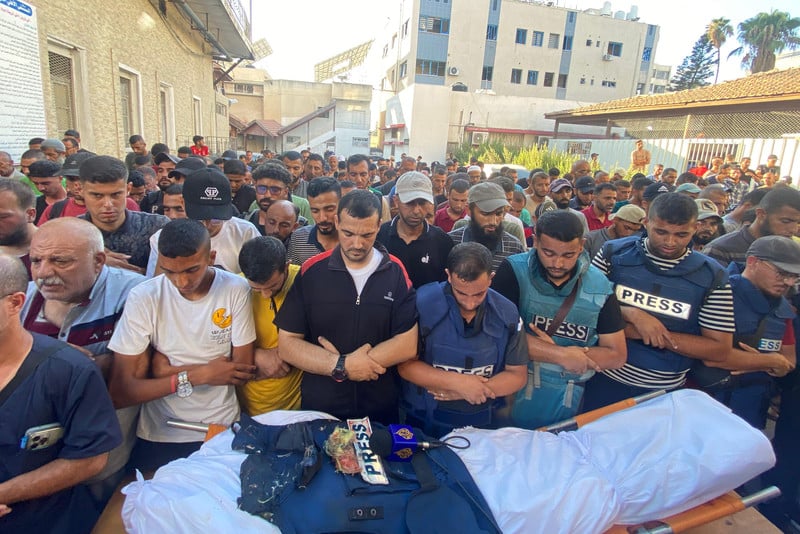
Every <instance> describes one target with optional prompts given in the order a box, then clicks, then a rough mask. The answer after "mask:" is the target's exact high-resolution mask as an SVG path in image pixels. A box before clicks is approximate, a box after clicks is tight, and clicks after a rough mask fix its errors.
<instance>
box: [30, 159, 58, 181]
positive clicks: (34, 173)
mask: <svg viewBox="0 0 800 534" xmlns="http://www.w3.org/2000/svg"><path fill="white" fill-rule="evenodd" d="M52 176H61V165H59V164H58V163H56V162H55V161H50V160H49V159H40V160H36V161H34V162H33V163H31V165H30V167H29V168H28V178H50V177H52Z"/></svg>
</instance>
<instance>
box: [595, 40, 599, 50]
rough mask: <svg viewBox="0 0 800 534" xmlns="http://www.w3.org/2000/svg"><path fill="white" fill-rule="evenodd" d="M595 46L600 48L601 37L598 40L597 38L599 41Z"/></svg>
mask: <svg viewBox="0 0 800 534" xmlns="http://www.w3.org/2000/svg"><path fill="white" fill-rule="evenodd" d="M595 46H596V47H597V48H600V39H598V40H597V43H596V44H595Z"/></svg>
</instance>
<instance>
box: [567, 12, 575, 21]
mask: <svg viewBox="0 0 800 534" xmlns="http://www.w3.org/2000/svg"><path fill="white" fill-rule="evenodd" d="M567 22H575V12H574V11H570V12H569V13H567Z"/></svg>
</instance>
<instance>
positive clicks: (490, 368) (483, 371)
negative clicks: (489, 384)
mask: <svg viewBox="0 0 800 534" xmlns="http://www.w3.org/2000/svg"><path fill="white" fill-rule="evenodd" d="M433 367H434V368H436V369H441V370H443V371H453V372H456V373H459V374H462V375H475V376H484V377H486V378H491V377H492V375H493V374H494V364H489V365H484V366H482V367H473V368H472V369H464V368H463V367H455V366H453V365H442V364H440V363H434V364H433Z"/></svg>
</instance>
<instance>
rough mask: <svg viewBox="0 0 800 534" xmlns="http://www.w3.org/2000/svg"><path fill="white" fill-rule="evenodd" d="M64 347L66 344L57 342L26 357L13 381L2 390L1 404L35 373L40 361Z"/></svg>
mask: <svg viewBox="0 0 800 534" xmlns="http://www.w3.org/2000/svg"><path fill="white" fill-rule="evenodd" d="M63 348H64V345H61V344H59V343H55V344H54V345H53V346H52V347H49V348H47V349H45V350H42V351H37V352H31V353H29V354H28V356H27V357H26V358H25V361H24V362H22V365H20V366H19V369H17V374H16V375H14V378H12V379H11V382H9V383H8V384H6V387H4V388H3V390H2V391H0V406H2V405H3V403H4V402H6V399H8V398H9V397H10V396H11V394H12V393H14V391H16V389H17V388H18V387H19V386H20V385H21V384H22V383H23V382H24V381H25V379H26V378H28V377H29V376H31V375H32V374H33V372H34V371H35V370H36V368H37V367H39V364H40V363H42V362H43V361H45V360H46V359H47V358H49V357H50V356H52V355H53V354H55V353H56V352H58V351H59V350H61V349H63Z"/></svg>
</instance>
